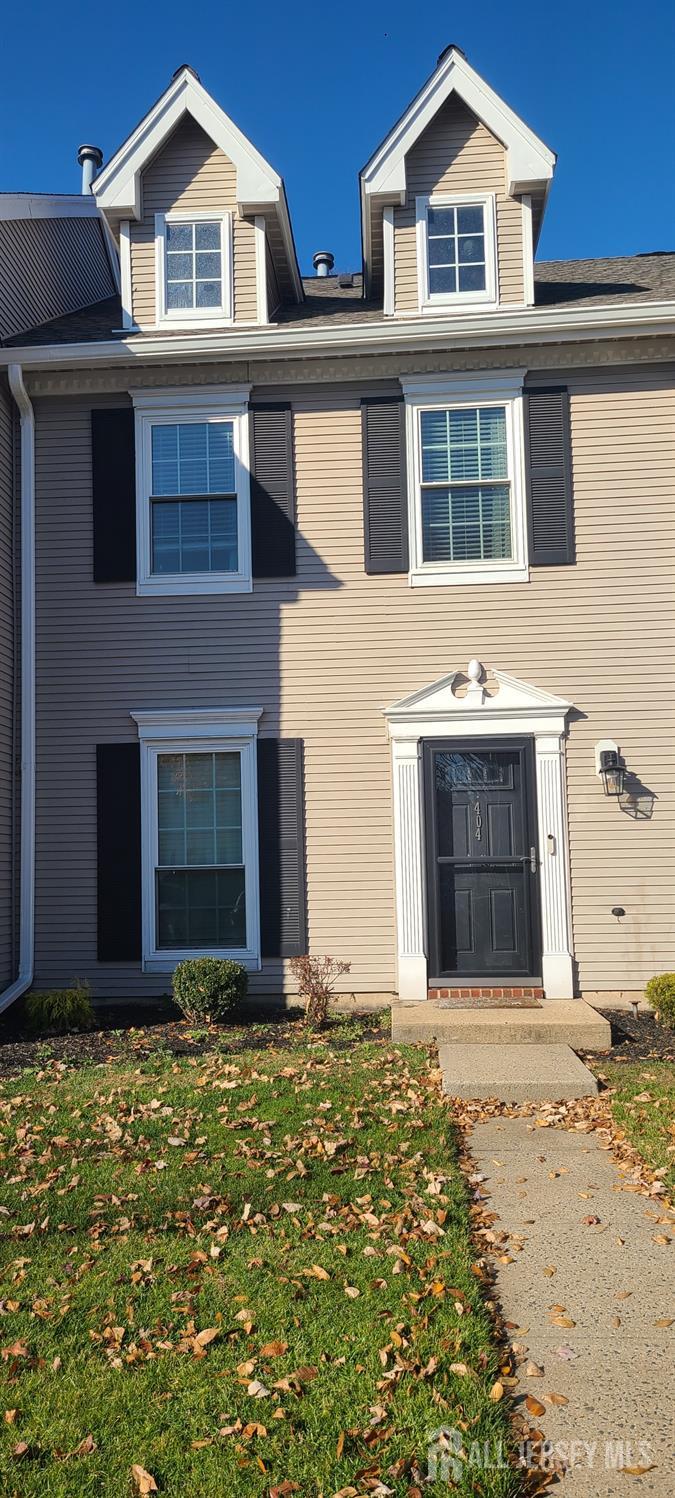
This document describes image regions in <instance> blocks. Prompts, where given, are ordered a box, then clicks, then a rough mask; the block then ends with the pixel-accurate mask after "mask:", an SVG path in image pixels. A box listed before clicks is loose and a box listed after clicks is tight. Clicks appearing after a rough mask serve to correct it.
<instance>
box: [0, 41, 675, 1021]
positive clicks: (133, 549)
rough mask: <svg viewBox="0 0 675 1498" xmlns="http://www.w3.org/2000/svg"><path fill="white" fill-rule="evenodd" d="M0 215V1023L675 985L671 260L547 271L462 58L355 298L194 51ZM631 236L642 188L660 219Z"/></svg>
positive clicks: (398, 188)
mask: <svg viewBox="0 0 675 1498" xmlns="http://www.w3.org/2000/svg"><path fill="white" fill-rule="evenodd" d="M80 159H81V162H82V165H83V189H84V190H83V194H82V196H81V197H80V198H65V197H64V198H58V197H55V198H53V197H47V196H45V197H40V196H36V195H30V194H23V195H22V194H19V195H17V194H13V195H10V194H5V195H4V196H2V197H0V279H1V280H2V286H1V287H0V292H1V296H0V300H1V302H2V308H1V311H0V316H2V318H3V319H4V322H3V325H2V344H1V345H0V503H1V517H0V650H1V652H2V653H1V656H0V753H1V754H2V782H1V788H0V798H1V799H0V884H1V888H2V903H1V909H0V922H1V929H0V982H1V983H2V985H3V986H4V988H3V998H2V1003H3V1004H7V1003H9V1002H10V1001H11V1000H12V998H14V997H16V996H17V995H18V994H19V993H21V992H23V991H25V990H26V988H27V987H29V986H30V985H31V983H34V984H35V985H36V986H39V987H42V988H45V987H54V986H63V985H64V984H66V983H69V982H70V981H71V980H72V979H73V977H74V976H75V975H77V976H80V977H83V978H87V979H89V980H90V982H91V984H92V987H93V989H94V992H95V994H96V995H97V996H98V997H100V998H109V999H117V1000H128V1001H130V1002H133V1001H138V1000H145V999H148V998H152V997H153V996H159V995H161V994H163V993H165V992H167V991H168V990H169V989H170V984H171V973H172V970H173V968H174V966H175V963H176V962H177V960H179V959H180V958H181V957H183V956H186V955H191V954H192V955H194V954H202V953H205V952H211V953H216V954H220V953H222V954H228V955H233V956H236V957H239V958H240V959H241V960H242V961H243V962H245V964H246V966H247V967H248V968H249V969H250V993H251V998H252V1000H259V999H263V998H265V997H266V996H271V995H275V996H276V995H279V994H282V993H283V994H288V993H290V992H292V989H293V984H292V981H291V979H290V976H289V971H288V959H289V958H290V957H292V956H293V955H296V954H299V953H302V952H304V951H306V950H310V951H312V952H317V953H323V952H329V953H331V954H332V955H334V956H338V957H340V958H343V959H346V960H348V961H350V962H351V973H350V975H349V977H348V978H347V979H345V987H346V988H348V989H349V991H353V992H354V993H356V994H357V995H359V996H368V997H369V998H371V999H372V998H374V997H376V996H378V995H379V996H386V997H390V996H391V995H394V994H398V995H400V997H401V998H403V999H405V1000H408V1001H417V1000H420V1001H424V1000H426V999H427V997H428V995H429V994H430V993H431V994H437V993H438V992H439V991H440V992H441V994H445V993H447V994H448V996H450V997H452V996H459V995H461V994H462V991H463V990H465V989H469V990H471V989H479V990H480V989H487V990H489V991H490V993H493V994H494V993H496V994H497V995H503V994H509V993H510V992H511V991H512V990H514V989H515V990H516V991H520V990H526V991H530V990H531V991H533V992H534V993H535V994H540V993H543V995H544V996H545V997H547V998H554V999H556V998H571V997H573V996H580V995H583V996H584V997H587V998H589V997H590V998H592V999H595V1000H596V1002H597V1001H598V1000H599V999H604V1000H606V1001H608V1002H609V1001H610V1000H611V997H612V995H613V994H616V992H617V991H621V992H623V993H626V992H631V993H633V992H634V993H638V992H640V990H641V989H642V987H643V984H644V982H645V980H646V979H647V978H648V977H649V976H650V975H651V974H652V973H654V972H658V971H661V970H663V969H665V968H667V967H668V966H672V965H673V957H672V945H671V940H672V913H673V900H672V877H673V873H674V869H675V859H674V849H675V834H674V831H673V829H674V826H675V818H674V811H675V806H674V801H673V790H674V788H673V773H672V772H673V760H672V743H673V740H672V731H673V704H674V702H675V683H674V682H673V664H674V660H675V655H674V652H673V579H674V575H675V574H674V571H673V556H672V521H673V514H672V511H673V493H674V488H675V255H673V254H661V253H658V254H653V255H635V256H631V257H627V258H624V259H615V260H578V261H569V262H554V263H541V262H537V261H536V260H535V258H534V257H535V252H536V246H537V242H538V238H539V234H540V229H541V224H542V220H543V216H544V213H545V210H546V203H547V199H548V193H549V190H550V189H551V186H552V182H553V175H554V169H555V157H554V155H553V153H552V152H551V151H550V150H549V149H548V147H547V146H546V145H544V143H543V142H542V141H541V140H539V139H538V138H537V136H536V135H534V134H533V132H532V131H531V130H530V129H529V128H528V127H527V125H525V124H524V122H523V120H522V119H520V118H519V117H518V116H517V115H516V114H515V113H514V112H513V111H512V109H511V108H509V106H508V105H507V104H505V103H504V101H503V100H502V99H501V98H500V97H498V95H497V94H496V93H495V92H494V91H493V89H492V88H491V87H490V86H489V85H488V84H487V83H486V82H485V81H484V80H483V79H481V78H480V77H479V76H478V74H477V73H476V72H475V71H474V69H473V68H472V67H471V66H470V64H469V63H468V62H467V60H466V59H465V57H464V55H463V54H462V52H461V51H460V50H459V48H457V47H450V48H448V49H447V50H446V51H445V52H444V53H443V54H442V56H441V57H440V58H439V61H438V64H437V66H436V68H435V69H434V71H433V73H432V74H431V76H430V78H429V79H428V80H427V81H426V83H424V84H423V86H422V88H421V89H420V91H419V93H418V94H417V95H416V97H415V98H414V99H413V101H412V103H411V104H410V106H409V108H408V109H407V110H406V111H405V113H404V114H403V116H402V117H401V119H399V120H398V121H397V122H396V123H395V124H394V125H393V127H392V128H391V129H390V130H389V132H388V133H387V135H386V136H385V138H384V140H383V141H382V143H381V144H380V145H379V146H378V147H377V149H376V150H375V151H374V152H373V155H372V156H371V157H370V160H369V161H368V163H367V164H366V166H365V167H364V168H363V170H362V172H361V174H360V178H359V183H360V199H361V221H362V246H363V268H362V274H361V273H359V274H349V275H338V274H335V273H333V265H332V256H331V255H330V253H329V252H327V251H325V252H324V251H320V252H318V253H317V255H316V256H315V266H316V271H317V274H316V275H314V276H312V277H309V278H305V277H302V276H301V274H300V271H299V268H298V262H297V257H296V251H295V246H294V240H293V231H292V226H291V218H290V211H289V206H288V202H287V199H286V194H285V190H284V184H283V181H282V179H281V178H280V177H279V176H278V174H277V172H276V171H275V170H274V169H273V168H272V167H271V166H270V165H269V164H268V163H267V162H266V161H264V160H263V158H262V157H261V156H260V155H259V153H258V152H257V151H256V149H255V147H254V146H253V145H252V144H251V142H250V141H248V140H247V139H245V137H244V136H243V135H242V134H241V132H240V131H239V130H238V129H237V126H236V125H235V124H234V123H233V122H232V121H231V120H230V119H229V118H228V116H227V115H226V114H225V113H224V111H223V110H222V109H221V108H220V106H219V105H218V104H217V103H216V102H215V100H214V99H213V98H212V97H211V96H210V95H209V94H208V93H207V91H206V89H205V88H204V87H203V85H202V84H201V82H200V81H199V79H198V78H197V77H196V75H195V74H194V73H193V72H192V70H191V69H190V68H188V67H182V68H180V69H179V70H178V72H177V73H176V74H175V76H174V78H173V79H172V80H171V82H170V84H169V86H168V88H167V90H166V92H165V93H164V94H163V95H162V97H161V98H160V99H159V100H158V101H157V103H156V104H154V105H153V107H152V108H151V109H150V110H149V112H148V114H147V115H145V117H144V118H143V119H142V120H141V121H140V123H139V125H138V126H137V128H136V129H135V130H134V131H133V132H132V134H131V135H130V136H129V137H128V139H127V140H125V141H124V142H123V144H122V145H121V146H120V148H119V150H118V151H117V152H116V154H115V155H114V156H113V157H112V159H111V160H109V161H107V162H105V163H103V162H102V160H101V155H100V152H99V151H98V150H97V148H96V147H90V146H85V147H82V148H81V150H80ZM643 209H644V211H648V204H644V205H643Z"/></svg>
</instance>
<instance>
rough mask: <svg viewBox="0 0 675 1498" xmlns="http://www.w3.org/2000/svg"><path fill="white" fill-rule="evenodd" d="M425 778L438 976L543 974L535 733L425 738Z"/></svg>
mask: <svg viewBox="0 0 675 1498" xmlns="http://www.w3.org/2000/svg"><path fill="white" fill-rule="evenodd" d="M425 785H426V823H427V854H428V858H427V865H428V904H429V927H430V930H429V941H430V953H429V955H430V972H431V973H432V975H433V979H441V978H442V979H445V980H447V981H450V980H452V979H453V978H455V979H459V978H462V979H467V978H482V979H483V980H489V981H490V982H493V983H494V982H496V981H497V980H498V979H509V980H514V979H516V978H520V977H522V978H532V977H534V976H536V975H537V974H538V968H539V961H540V959H539V944H538V932H537V919H536V911H537V898H536V897H537V866H538V861H537V851H536V837H535V832H534V816H533V811H534V805H533V802H534V794H533V777H532V748H531V744H530V742H529V740H517V741H516V740H510V739H502V740H501V741H500V742H499V743H498V744H497V745H493V744H487V743H486V742H485V740H483V741H482V742H478V743H476V744H470V743H462V744H457V743H439V742H438V741H436V742H433V743H427V744H425ZM433 979H432V981H433Z"/></svg>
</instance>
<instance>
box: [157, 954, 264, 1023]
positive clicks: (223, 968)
mask: <svg viewBox="0 0 675 1498" xmlns="http://www.w3.org/2000/svg"><path fill="white" fill-rule="evenodd" d="M247 989H248V973H247V971H246V968H245V967H242V965H241V963H240V962H233V960H232V958H231V957H187V958H186V959H185V961H184V962H179V963H178V966H177V968H176V971H175V973H174V975H173V996H174V998H175V1000H176V1003H177V1005H178V1007H179V1009H182V1011H183V1014H184V1015H185V1017H186V1019H189V1020H192V1021H196V1020H206V1021H207V1022H208V1023H209V1024H211V1023H216V1022H217V1021H218V1020H221V1019H224V1017H225V1015H226V1014H228V1013H229V1011H230V1010H231V1009H236V1007H237V1005H238V1004H241V1003H242V1002H243V1000H244V999H245V998H246V991H247Z"/></svg>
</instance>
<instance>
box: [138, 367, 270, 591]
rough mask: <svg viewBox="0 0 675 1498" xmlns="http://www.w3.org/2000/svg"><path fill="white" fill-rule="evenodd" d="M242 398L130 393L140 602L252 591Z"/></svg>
mask: <svg viewBox="0 0 675 1498" xmlns="http://www.w3.org/2000/svg"><path fill="white" fill-rule="evenodd" d="M247 394H248V391H244V390H242V389H241V388H237V389H233V388H232V387H230V388H229V389H228V388H227V387H225V388H222V389H219V390H206V391H201V392H199V393H196V392H191V391H185V392H181V391H173V392H172V391H169V392H167V393H166V395H162V394H161V393H160V392H158V391H153V392H140V391H139V392H136V393H135V397H134V404H135V407H136V413H137V415H136V421H137V442H136V448H137V549H138V592H139V593H153V592H155V593H215V592H218V593H220V592H245V591H249V590H250V588H251V562H250V552H251V545H250V492H249V491H250V481H249V472H248V462H249V459H248V424H247V416H246V412H247V401H246V397H247Z"/></svg>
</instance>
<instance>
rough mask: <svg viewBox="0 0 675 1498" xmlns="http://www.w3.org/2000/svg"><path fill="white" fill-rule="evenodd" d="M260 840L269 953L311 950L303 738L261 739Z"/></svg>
mask: <svg viewBox="0 0 675 1498" xmlns="http://www.w3.org/2000/svg"><path fill="white" fill-rule="evenodd" d="M258 829H259V834H258V842H259V849H260V922H261V949H262V955H263V957H302V955H303V953H305V952H306V951H307V916H306V904H307V900H306V881H305V797H304V776H303V745H302V739H259V740H258Z"/></svg>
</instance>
